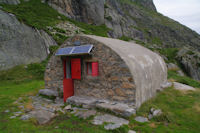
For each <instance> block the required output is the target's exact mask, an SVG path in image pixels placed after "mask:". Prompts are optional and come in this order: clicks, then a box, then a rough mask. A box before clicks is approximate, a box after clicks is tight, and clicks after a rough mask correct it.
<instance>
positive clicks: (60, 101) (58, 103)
mask: <svg viewBox="0 0 200 133" xmlns="http://www.w3.org/2000/svg"><path fill="white" fill-rule="evenodd" d="M55 103H56V104H57V105H59V106H64V101H63V99H61V98H59V97H56V99H55Z"/></svg>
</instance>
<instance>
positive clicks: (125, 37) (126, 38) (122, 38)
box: [119, 36, 132, 41]
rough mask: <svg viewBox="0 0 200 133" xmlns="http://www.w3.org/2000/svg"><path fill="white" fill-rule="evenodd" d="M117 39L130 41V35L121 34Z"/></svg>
mask: <svg viewBox="0 0 200 133" xmlns="http://www.w3.org/2000/svg"><path fill="white" fill-rule="evenodd" d="M119 39H120V40H123V41H130V40H132V39H131V38H130V37H127V36H122V37H120V38H119Z"/></svg>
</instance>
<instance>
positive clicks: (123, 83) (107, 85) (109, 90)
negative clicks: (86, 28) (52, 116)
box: [45, 36, 136, 104]
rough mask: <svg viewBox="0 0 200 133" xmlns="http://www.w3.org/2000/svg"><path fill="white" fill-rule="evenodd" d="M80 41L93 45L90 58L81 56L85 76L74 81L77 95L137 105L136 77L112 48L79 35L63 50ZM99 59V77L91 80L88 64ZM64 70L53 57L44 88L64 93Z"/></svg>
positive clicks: (66, 43) (67, 43)
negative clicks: (87, 68)
mask: <svg viewBox="0 0 200 133" xmlns="http://www.w3.org/2000/svg"><path fill="white" fill-rule="evenodd" d="M76 40H80V41H81V45H82V44H93V45H94V49H93V51H92V54H91V56H85V57H84V58H83V56H82V77H81V80H75V81H74V84H75V95H77V96H92V97H96V98H101V99H108V100H113V101H121V102H124V103H129V104H134V103H135V94H136V90H135V85H134V80H133V76H132V74H131V73H130V71H129V68H128V66H127V65H126V64H125V62H124V61H123V60H122V59H121V58H120V56H118V54H116V53H115V52H114V51H113V50H111V49H110V48H109V47H107V46H105V45H104V44H101V43H99V42H97V41H95V40H93V39H90V38H88V37H83V36H81V37H80V36H76V37H74V38H72V39H70V40H68V41H67V42H65V43H64V44H63V45H62V46H61V47H66V46H68V45H72V44H73V42H74V41H76ZM88 60H97V61H98V62H99V76H98V77H92V76H89V75H87V73H86V62H87V61H88ZM62 80H63V68H62V60H61V58H60V57H56V56H52V57H51V59H50V61H49V63H48V65H47V69H46V73H45V86H46V88H47V89H53V90H57V91H60V92H62V88H63V85H62Z"/></svg>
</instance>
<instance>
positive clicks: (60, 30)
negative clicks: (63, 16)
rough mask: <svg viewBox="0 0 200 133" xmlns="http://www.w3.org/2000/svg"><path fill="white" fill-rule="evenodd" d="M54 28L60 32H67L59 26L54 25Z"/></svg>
mask: <svg viewBox="0 0 200 133" xmlns="http://www.w3.org/2000/svg"><path fill="white" fill-rule="evenodd" d="M53 29H54V30H56V31H57V32H60V33H66V31H65V30H63V29H60V28H57V27H54V28H53Z"/></svg>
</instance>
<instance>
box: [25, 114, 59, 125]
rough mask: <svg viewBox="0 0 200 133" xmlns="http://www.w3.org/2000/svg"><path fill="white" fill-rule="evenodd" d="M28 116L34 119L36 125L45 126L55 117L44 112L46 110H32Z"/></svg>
mask: <svg viewBox="0 0 200 133" xmlns="http://www.w3.org/2000/svg"><path fill="white" fill-rule="evenodd" d="M29 114H30V116H31V117H33V118H36V120H37V121H38V123H39V124H40V125H41V124H46V123H47V122H49V121H50V120H51V119H52V118H54V117H55V116H56V115H55V114H54V113H52V112H49V111H46V110H34V111H31V112H30V113H29Z"/></svg>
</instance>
